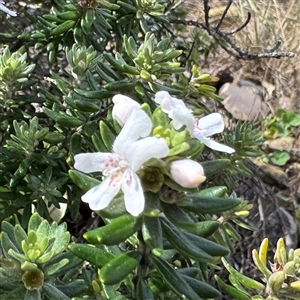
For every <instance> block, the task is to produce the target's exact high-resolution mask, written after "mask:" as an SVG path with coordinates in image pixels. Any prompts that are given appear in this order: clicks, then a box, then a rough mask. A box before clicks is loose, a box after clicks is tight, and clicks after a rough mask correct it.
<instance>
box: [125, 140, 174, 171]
mask: <svg viewBox="0 0 300 300" xmlns="http://www.w3.org/2000/svg"><path fill="white" fill-rule="evenodd" d="M169 151H170V150H169V148H168V145H167V143H166V141H165V140H164V139H163V138H156V137H147V138H144V139H141V140H138V141H136V142H134V143H132V144H131V145H129V146H128V147H127V148H126V149H125V152H124V156H125V157H126V159H127V161H128V162H129V164H130V167H131V169H132V170H133V171H135V172H136V171H138V170H139V169H140V167H141V166H142V165H143V164H144V163H145V162H146V161H148V160H149V159H151V158H163V157H166V156H167V155H168V153H169Z"/></svg>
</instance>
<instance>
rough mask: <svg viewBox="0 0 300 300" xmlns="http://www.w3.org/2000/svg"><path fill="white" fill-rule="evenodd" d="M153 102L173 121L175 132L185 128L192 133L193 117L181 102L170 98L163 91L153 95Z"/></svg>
mask: <svg viewBox="0 0 300 300" xmlns="http://www.w3.org/2000/svg"><path fill="white" fill-rule="evenodd" d="M154 101H155V102H157V103H159V104H160V106H161V110H162V111H163V112H165V113H166V114H168V116H169V117H170V119H172V120H173V126H174V128H175V129H176V130H178V129H180V128H181V127H183V126H186V128H187V130H188V131H189V132H190V133H192V131H193V129H194V117H193V115H192V113H191V110H189V109H188V108H187V107H186V106H185V104H184V102H183V101H182V100H180V99H177V98H173V97H171V96H170V94H169V93H167V92H165V91H160V92H157V93H156V94H155V99H154Z"/></svg>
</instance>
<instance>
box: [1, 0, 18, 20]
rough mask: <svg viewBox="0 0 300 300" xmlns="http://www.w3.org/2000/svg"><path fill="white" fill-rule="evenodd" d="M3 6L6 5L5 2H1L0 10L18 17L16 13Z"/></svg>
mask: <svg viewBox="0 0 300 300" xmlns="http://www.w3.org/2000/svg"><path fill="white" fill-rule="evenodd" d="M2 4H4V2H3V1H1V2H0V10H2V11H4V12H5V13H7V14H9V15H10V16H12V17H16V16H17V13H16V12H15V11H12V10H10V9H8V8H7V7H6V6H4V5H2Z"/></svg>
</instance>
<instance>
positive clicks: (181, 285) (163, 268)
mask: <svg viewBox="0 0 300 300" xmlns="http://www.w3.org/2000/svg"><path fill="white" fill-rule="evenodd" d="M150 258H151V261H152V263H153V264H154V265H155V267H156V269H157V271H158V272H159V274H160V275H161V277H162V279H163V281H164V282H165V283H166V285H168V287H169V288H170V289H171V290H172V291H173V292H174V293H175V294H176V295H178V296H179V297H182V296H183V295H184V296H186V297H187V298H188V299H192V300H201V298H200V297H199V296H198V295H197V294H196V293H195V291H194V290H193V289H192V288H191V287H190V286H189V285H188V284H187V283H186V281H185V280H184V279H183V278H182V277H181V276H180V274H177V273H176V272H175V270H174V269H173V268H172V267H171V265H170V264H168V263H167V262H166V261H165V260H163V259H162V258H160V257H157V256H154V255H151V257H150Z"/></svg>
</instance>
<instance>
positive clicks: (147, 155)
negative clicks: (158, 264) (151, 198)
mask: <svg viewBox="0 0 300 300" xmlns="http://www.w3.org/2000/svg"><path fill="white" fill-rule="evenodd" d="M151 130H152V122H151V120H150V118H149V117H148V116H147V114H146V113H145V112H144V111H142V110H141V109H133V110H132V113H131V115H130V116H129V118H128V120H127V121H126V123H125V125H124V127H123V128H122V130H121V132H120V134H119V135H118V136H117V138H116V140H115V142H114V144H113V153H83V154H78V155H75V168H76V169H78V170H80V171H82V172H85V173H92V172H102V174H103V175H104V176H106V178H105V179H104V180H103V182H102V183H101V184H100V185H98V186H96V187H94V188H92V189H91V190H89V191H88V192H87V193H86V194H84V195H83V196H82V200H83V201H84V202H87V203H89V206H90V208H91V209H92V210H101V209H103V208H105V207H107V206H108V204H109V203H110V201H111V200H112V199H113V198H114V196H116V194H117V193H118V192H119V190H120V189H121V190H122V191H123V193H124V201H125V207H126V209H127V211H128V212H129V213H130V214H132V215H133V216H138V215H139V214H140V213H141V212H142V211H143V210H144V205H145V198H144V193H143V189H142V186H141V182H140V179H139V177H138V175H137V174H136V172H137V171H138V170H139V169H140V168H141V166H142V165H143V164H144V163H145V162H146V161H148V160H149V159H151V158H163V157H165V156H167V155H168V152H169V148H168V146H167V144H166V141H165V140H164V139H162V138H156V137H147V136H148V135H149V134H150V132H151ZM140 137H144V138H143V139H140Z"/></svg>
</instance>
